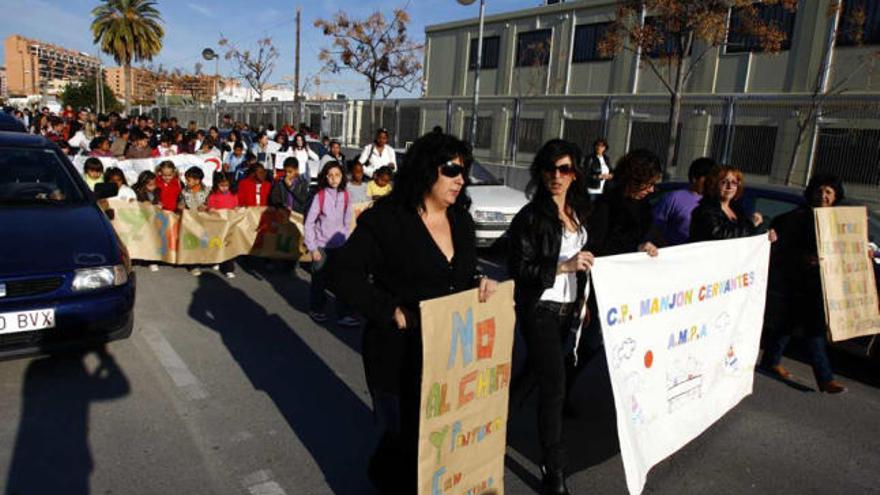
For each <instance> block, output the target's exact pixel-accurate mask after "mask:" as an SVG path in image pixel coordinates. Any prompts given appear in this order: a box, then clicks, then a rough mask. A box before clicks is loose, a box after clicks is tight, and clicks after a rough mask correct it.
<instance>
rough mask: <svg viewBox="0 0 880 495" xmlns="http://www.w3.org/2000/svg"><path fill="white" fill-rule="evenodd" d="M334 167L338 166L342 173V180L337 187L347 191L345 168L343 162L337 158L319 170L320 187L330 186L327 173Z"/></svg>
mask: <svg viewBox="0 0 880 495" xmlns="http://www.w3.org/2000/svg"><path fill="white" fill-rule="evenodd" d="M333 168H338V169H339V173H340V174H342V180H341V181H340V182H339V186H337V187H336V190H337V191H345V184H346V183H347V181H346V180H345V168H343V167H342V164H341V163H339V162H337V161H336V160H333V161H329V162H327V164H326V165H324V168H322V169H321V171H320V172H318V189H325V188H328V187H330V182H329V181H328V180H327V174H328V173H330V170H331V169H333Z"/></svg>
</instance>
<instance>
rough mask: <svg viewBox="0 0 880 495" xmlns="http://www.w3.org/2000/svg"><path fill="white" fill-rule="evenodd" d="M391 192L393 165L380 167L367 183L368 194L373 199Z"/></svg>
mask: <svg viewBox="0 0 880 495" xmlns="http://www.w3.org/2000/svg"><path fill="white" fill-rule="evenodd" d="M389 193H391V167H387V166H386V167H379V169H378V170H376V172H375V173H374V174H373V180H371V181H370V183H369V184H367V196H369V197H370V199H372V200H373V201H375V200H377V199H379V198H381V197H382V196H387V195H388V194H389Z"/></svg>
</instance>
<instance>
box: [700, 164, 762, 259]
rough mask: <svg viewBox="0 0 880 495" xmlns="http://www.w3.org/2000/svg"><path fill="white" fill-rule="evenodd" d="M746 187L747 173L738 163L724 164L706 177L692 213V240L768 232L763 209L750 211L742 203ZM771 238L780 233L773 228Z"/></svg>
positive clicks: (733, 237)
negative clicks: (747, 211) (744, 172)
mask: <svg viewBox="0 0 880 495" xmlns="http://www.w3.org/2000/svg"><path fill="white" fill-rule="evenodd" d="M744 191H745V183H744V181H743V173H742V172H741V171H740V170H739V169H738V168H736V167H730V166H721V167H717V168H716V169H715V170H713V171H712V173H711V174H709V176H708V177H707V178H706V185H705V190H704V192H703V198H702V199H701V200H700V204H699V205H697V207H696V208H695V209H694V212H693V213H692V214H691V237H690V241H691V242H699V241H713V240H719V239H735V238H737V237H748V236H752V235H757V234H760V233H762V232H767V228H766V226H765V225H764V218H763V217H762V216H761V214H760V213H758V212H755V213H752V214H751V215H748V214H746V212H745V211H743V209H742V205H741V204H740V203H739V201H738V200H739V199H740V198H741V197H742V195H743V192H744ZM769 235H770V240H771V241H775V240H776V233H775V232H773V231H772V230H771V231H770V234H769Z"/></svg>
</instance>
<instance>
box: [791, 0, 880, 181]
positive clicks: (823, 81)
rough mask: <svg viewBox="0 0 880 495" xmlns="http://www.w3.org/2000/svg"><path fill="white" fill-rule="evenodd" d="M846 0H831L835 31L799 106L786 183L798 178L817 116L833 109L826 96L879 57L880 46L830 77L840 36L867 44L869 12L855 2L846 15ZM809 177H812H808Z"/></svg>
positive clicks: (843, 87) (844, 86)
mask: <svg viewBox="0 0 880 495" xmlns="http://www.w3.org/2000/svg"><path fill="white" fill-rule="evenodd" d="M844 12H845V11H844V3H843V0H831V3H830V4H829V5H828V17H829V18H830V22H831V23H832V25H831V27H830V29H832V30H833V31H832V32H831V35H830V36H829V37H828V39H827V40H826V42H825V46H824V48H823V51H822V62H821V63H820V64H819V67H818V68H817V70H816V75H815V77H814V78H813V82H812V83H811V84H812V86H811V87H810V101H809V103H808V104H807V106H806V108H805V109H802V110H799V111H798V112H797V115H796V117H795V118H796V124H797V130H796V133H795V143H794V148H793V149H792V151H791V157H790V158H789V162H788V172H787V173H786V175H785V183H786V185H789V186H790V185H793V184H794V181H795V178H794V174H795V169H796V167H797V163H798V161H799V160H800V155H801V147H802V146H803V144H804V141H805V140H806V139H807V137H808V136H809V135H810V134H811V133H812V129H814V128H815V126H816V124H817V122H818V119H819V118H820V117H823V116H824V117H828V116H830V115H832V113H833V112H831V111H829V110H828V109H827V108H823V106H824V104H825V102H826V100H827V99H828V97H830V96H835V95H840V94H843V93H845V92H846V91H847V90H848V89H849V87H848V86H849V82H850V81H851V80H852V79H853V77H855V76H856V75H858V74H861V73H862V72H863V71H864V70H865V69H873V67H874V65H875V64H876V63H877V61H878V60H880V50H873V51H870V52H868V53H866V54H864V55H862V56H861V57H860V58H859V62H858V64H856V66H855V67H852V68H849V69H848V70H847V72H846V73H845V74H841V75H840V76H841V77H839V78H837V77H836V78H835V80H834V83H830V81H829V77H828V76H829V71H830V66H829V64H830V63H831V51H832V50H833V49H834V46H835V45H836V44H837V42H838V40H840V39H841V38H843V39H846V40H848V41H850V43H851V44H853V45H856V46H862V45H864V32H865V31H864V28H865V23H866V21H867V15H866V14H867V13H866V11H865V5H864V4H855V6H854V7H853V8H852V9H850V10H849V11H848V12H846V15H845V16H844V15H843V14H844ZM807 180H809V177H807Z"/></svg>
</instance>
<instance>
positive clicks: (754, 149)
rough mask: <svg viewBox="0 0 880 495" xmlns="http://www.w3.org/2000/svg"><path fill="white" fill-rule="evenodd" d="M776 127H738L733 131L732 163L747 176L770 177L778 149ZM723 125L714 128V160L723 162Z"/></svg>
mask: <svg viewBox="0 0 880 495" xmlns="http://www.w3.org/2000/svg"><path fill="white" fill-rule="evenodd" d="M776 132H777V130H776V127H773V126H766V125H738V126H736V127H734V129H733V143H731V146H730V163H729V165H732V166H734V167H736V168H738V169H740V170H742V171H743V172H745V173H747V174H755V175H770V170H771V168H772V166H773V152H774V150H775V149H776ZM724 133H725V129H724V126H723V125H715V126H712V158H713V159H715V161H718V162H721V160H722V158H723V157H722V156H721V154H722V152H723V151H724Z"/></svg>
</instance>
